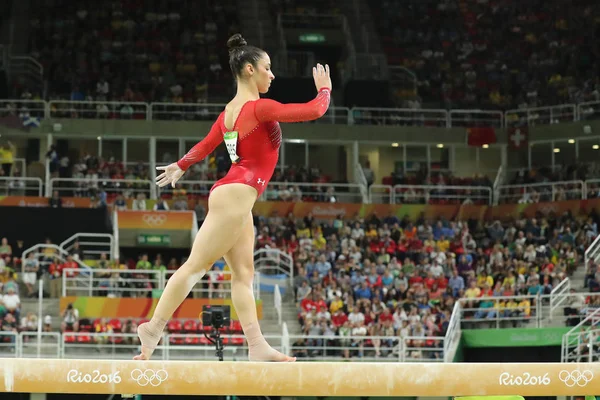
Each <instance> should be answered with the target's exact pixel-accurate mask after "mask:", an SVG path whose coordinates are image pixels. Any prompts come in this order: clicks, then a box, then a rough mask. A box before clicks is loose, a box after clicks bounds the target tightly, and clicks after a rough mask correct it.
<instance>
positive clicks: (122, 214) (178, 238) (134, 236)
mask: <svg viewBox="0 0 600 400" xmlns="http://www.w3.org/2000/svg"><path fill="white" fill-rule="evenodd" d="M194 220H195V217H194V212H193V211H117V212H116V219H115V221H116V223H117V226H118V228H119V246H122V247H137V246H142V247H174V248H187V247H191V245H192V233H193V227H194V222H195V221H194Z"/></svg>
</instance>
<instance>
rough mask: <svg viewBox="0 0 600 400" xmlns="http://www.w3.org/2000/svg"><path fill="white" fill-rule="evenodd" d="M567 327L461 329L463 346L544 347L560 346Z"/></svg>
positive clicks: (567, 329)
mask: <svg viewBox="0 0 600 400" xmlns="http://www.w3.org/2000/svg"><path fill="white" fill-rule="evenodd" d="M569 329H571V328H569V327H554V328H538V329H531V328H508V329H463V331H462V339H463V340H464V342H463V344H464V346H465V347H545V346H560V345H561V344H562V337H563V335H564V334H565V333H567V332H568V331H569Z"/></svg>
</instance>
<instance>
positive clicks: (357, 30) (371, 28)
mask: <svg viewBox="0 0 600 400" xmlns="http://www.w3.org/2000/svg"><path fill="white" fill-rule="evenodd" d="M339 7H341V9H342V12H343V13H344V15H345V16H346V19H347V20H348V23H349V24H350V29H351V31H352V36H353V38H352V39H353V40H354V46H355V48H356V52H357V53H372V54H374V53H383V50H382V47H381V41H380V40H379V34H378V33H377V30H376V29H375V23H374V21H373V16H372V14H371V9H370V8H369V5H368V4H367V2H366V1H365V0H349V1H341V2H339Z"/></svg>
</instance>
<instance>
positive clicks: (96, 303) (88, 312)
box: [60, 296, 262, 320]
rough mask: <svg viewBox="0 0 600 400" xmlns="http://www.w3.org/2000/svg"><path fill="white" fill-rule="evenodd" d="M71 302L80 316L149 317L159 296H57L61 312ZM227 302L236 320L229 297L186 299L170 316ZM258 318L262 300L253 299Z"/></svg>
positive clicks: (185, 315) (189, 314)
mask: <svg viewBox="0 0 600 400" xmlns="http://www.w3.org/2000/svg"><path fill="white" fill-rule="evenodd" d="M71 303H72V304H73V307H75V308H76V309H77V310H78V311H79V317H80V318H90V319H96V318H148V319H149V318H151V317H152V314H153V313H154V308H156V304H158V299H149V298H108V297H87V296H67V297H62V298H61V299H60V312H61V314H62V313H63V312H64V310H65V309H66V308H67V305H69V304H71ZM205 305H212V306H218V305H227V306H229V307H231V319H234V320H237V313H236V312H235V308H234V307H233V303H232V301H231V299H186V300H184V301H183V303H182V304H181V306H180V307H179V308H178V309H177V310H176V311H175V313H174V314H173V318H189V319H199V315H200V313H201V312H202V306H205ZM256 311H257V313H258V318H259V319H262V300H256Z"/></svg>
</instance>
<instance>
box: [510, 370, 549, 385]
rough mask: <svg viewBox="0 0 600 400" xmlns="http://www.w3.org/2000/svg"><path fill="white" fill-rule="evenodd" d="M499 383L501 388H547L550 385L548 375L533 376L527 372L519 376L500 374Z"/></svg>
mask: <svg viewBox="0 0 600 400" xmlns="http://www.w3.org/2000/svg"><path fill="white" fill-rule="evenodd" d="M499 381H500V385H501V386H537V385H544V386H547V385H549V384H550V377H549V376H548V374H544V376H535V375H531V374H530V373H528V372H524V373H523V374H521V375H517V376H515V375H511V374H509V373H508V372H503V373H502V374H500V378H499Z"/></svg>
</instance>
